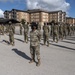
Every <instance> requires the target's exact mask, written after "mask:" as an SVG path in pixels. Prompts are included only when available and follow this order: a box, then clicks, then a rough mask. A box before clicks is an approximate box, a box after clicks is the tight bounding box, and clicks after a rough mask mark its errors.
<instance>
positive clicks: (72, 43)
mask: <svg viewBox="0 0 75 75" xmlns="http://www.w3.org/2000/svg"><path fill="white" fill-rule="evenodd" d="M62 42H65V43H70V44H75V43H73V42H69V41H62Z"/></svg>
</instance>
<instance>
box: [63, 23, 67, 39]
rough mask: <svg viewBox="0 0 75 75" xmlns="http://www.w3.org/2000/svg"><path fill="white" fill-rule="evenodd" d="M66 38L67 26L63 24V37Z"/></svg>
mask: <svg viewBox="0 0 75 75" xmlns="http://www.w3.org/2000/svg"><path fill="white" fill-rule="evenodd" d="M66 36H67V25H66V24H63V37H65V38H66Z"/></svg>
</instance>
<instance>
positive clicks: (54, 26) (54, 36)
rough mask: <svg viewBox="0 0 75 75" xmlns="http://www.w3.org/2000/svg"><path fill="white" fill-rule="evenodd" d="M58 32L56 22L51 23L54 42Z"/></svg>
mask: <svg viewBox="0 0 75 75" xmlns="http://www.w3.org/2000/svg"><path fill="white" fill-rule="evenodd" d="M58 32H59V26H58V23H55V24H54V25H53V41H54V42H55V40H56V43H57V42H58Z"/></svg>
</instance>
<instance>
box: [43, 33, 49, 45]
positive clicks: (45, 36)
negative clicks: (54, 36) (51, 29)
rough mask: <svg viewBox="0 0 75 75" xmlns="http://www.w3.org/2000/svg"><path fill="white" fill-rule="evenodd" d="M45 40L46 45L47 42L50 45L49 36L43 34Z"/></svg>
mask: <svg viewBox="0 0 75 75" xmlns="http://www.w3.org/2000/svg"><path fill="white" fill-rule="evenodd" d="M43 38H44V44H46V42H47V44H48V45H49V34H48V35H46V34H43Z"/></svg>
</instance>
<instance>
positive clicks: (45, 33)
mask: <svg viewBox="0 0 75 75" xmlns="http://www.w3.org/2000/svg"><path fill="white" fill-rule="evenodd" d="M49 32H50V29H49V26H48V25H47V23H44V26H43V38H44V45H46V42H47V46H49Z"/></svg>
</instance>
